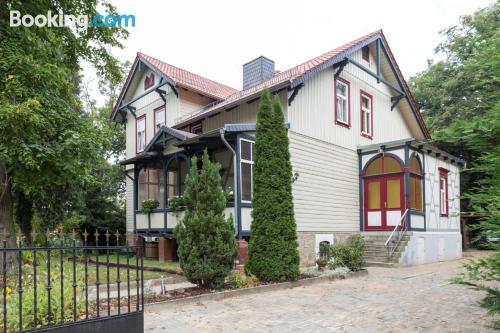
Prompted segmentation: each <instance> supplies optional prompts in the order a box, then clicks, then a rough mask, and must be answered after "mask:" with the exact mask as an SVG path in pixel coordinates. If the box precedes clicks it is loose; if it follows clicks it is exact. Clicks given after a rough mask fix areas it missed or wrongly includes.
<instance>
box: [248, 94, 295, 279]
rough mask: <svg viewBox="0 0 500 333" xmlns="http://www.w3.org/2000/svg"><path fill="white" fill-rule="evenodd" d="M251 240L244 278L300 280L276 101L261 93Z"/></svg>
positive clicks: (287, 162) (287, 163) (288, 170)
mask: <svg viewBox="0 0 500 333" xmlns="http://www.w3.org/2000/svg"><path fill="white" fill-rule="evenodd" d="M253 177H254V178H253V179H254V182H253V210H252V219H253V220H252V225H251V232H252V237H251V238H250V243H249V246H248V262H247V264H246V266H245V270H246V272H247V273H250V274H254V275H255V276H257V277H258V278H259V279H260V280H263V281H286V280H297V279H298V278H299V274H300V271H299V252H298V249H297V246H298V244H297V230H296V229H297V227H296V224H295V217H294V211H293V199H292V166H291V163H290V152H289V149H288V136H287V131H286V128H285V124H284V116H283V112H282V111H281V104H280V102H279V99H278V98H276V99H275V100H274V104H273V105H271V97H270V94H269V91H268V90H264V92H263V93H262V97H261V102H260V106H259V111H258V113H257V128H256V141H255V162H254V166H253Z"/></svg>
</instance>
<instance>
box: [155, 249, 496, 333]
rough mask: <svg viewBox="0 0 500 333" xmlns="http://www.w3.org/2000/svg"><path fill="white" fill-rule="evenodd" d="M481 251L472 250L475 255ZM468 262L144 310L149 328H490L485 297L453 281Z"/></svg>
mask: <svg viewBox="0 0 500 333" xmlns="http://www.w3.org/2000/svg"><path fill="white" fill-rule="evenodd" d="M473 255H474V256H475V255H476V254H471V253H468V254H466V256H468V257H469V258H470V257H471V256H473ZM465 261H466V260H465V259H462V260H457V261H451V262H442V263H435V264H427V265H421V266H417V267H408V268H376V267H373V268H369V275H368V276H366V277H361V278H354V279H348V280H343V281H328V282H322V283H319V284H314V285H311V286H306V287H299V288H295V289H288V290H279V291H272V292H267V293H263V294H259V295H249V296H242V297H238V298H233V299H226V300H223V301H208V302H202V303H198V304H192V305H183V306H177V307H172V306H165V305H163V306H162V305H153V306H149V307H147V308H146V315H145V328H146V332H153V333H156V332H210V333H215V332H279V333H285V332H394V333H395V332H426V333H427V332H439V333H441V332H467V333H469V332H471V333H472V332H489V330H488V329H487V328H486V325H487V324H488V323H489V320H490V318H488V317H487V316H486V315H485V311H484V310H483V309H481V308H480V307H479V306H478V305H477V301H478V300H480V299H481V296H482V295H481V294H480V293H479V292H476V291H472V290H469V289H467V288H466V287H464V286H457V285H450V284H449V283H448V280H449V279H450V278H451V277H453V276H454V275H455V274H457V273H458V272H461V271H462V268H461V264H462V263H463V262H465Z"/></svg>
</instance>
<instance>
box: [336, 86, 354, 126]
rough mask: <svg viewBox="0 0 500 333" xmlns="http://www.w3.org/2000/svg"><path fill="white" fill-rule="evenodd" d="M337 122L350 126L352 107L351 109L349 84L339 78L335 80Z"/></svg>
mask: <svg viewBox="0 0 500 333" xmlns="http://www.w3.org/2000/svg"><path fill="white" fill-rule="evenodd" d="M335 100H336V103H335V120H336V122H337V124H339V125H343V126H347V127H349V126H350V124H351V123H350V121H351V120H350V119H349V118H350V114H349V113H350V107H349V82H347V81H346V80H344V79H341V78H337V79H336V80H335Z"/></svg>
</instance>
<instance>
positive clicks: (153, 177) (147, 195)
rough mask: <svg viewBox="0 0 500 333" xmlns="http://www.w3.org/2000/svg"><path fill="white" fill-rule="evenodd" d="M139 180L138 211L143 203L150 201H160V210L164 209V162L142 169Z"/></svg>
mask: <svg viewBox="0 0 500 333" xmlns="http://www.w3.org/2000/svg"><path fill="white" fill-rule="evenodd" d="M138 179H139V180H138V191H137V192H138V194H137V199H138V203H137V207H138V209H141V205H142V202H143V201H144V200H148V199H151V200H156V201H158V202H159V203H160V205H159V206H158V208H164V207H165V204H164V203H165V201H164V193H165V177H164V175H163V164H162V162H156V163H154V164H151V165H149V166H147V167H145V168H142V169H140V171H139V177H138Z"/></svg>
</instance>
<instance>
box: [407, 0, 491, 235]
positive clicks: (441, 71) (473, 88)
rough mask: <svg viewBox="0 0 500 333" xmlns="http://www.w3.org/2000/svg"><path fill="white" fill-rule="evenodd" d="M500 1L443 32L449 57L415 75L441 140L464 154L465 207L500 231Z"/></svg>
mask: <svg viewBox="0 0 500 333" xmlns="http://www.w3.org/2000/svg"><path fill="white" fill-rule="evenodd" d="M499 22H500V2H499V1H496V2H495V3H493V4H492V5H490V6H488V7H486V8H483V9H480V10H478V11H477V12H475V13H474V14H472V15H466V16H463V17H461V19H460V22H459V24H458V25H456V26H454V27H451V28H449V29H447V30H445V31H443V32H442V35H443V37H444V41H443V42H442V43H441V44H440V45H439V46H438V47H437V48H436V52H438V53H440V54H443V55H444V56H445V57H444V60H442V61H439V62H436V63H432V62H430V63H429V67H428V68H427V69H426V70H425V71H424V72H422V73H420V74H418V75H417V76H416V77H414V78H412V79H411V86H412V88H413V91H414V92H415V96H416V98H417V100H418V103H419V104H420V106H421V109H422V113H423V115H424V117H425V119H426V122H427V124H428V125H429V127H430V130H431V132H432V136H433V138H434V139H435V140H436V143H437V144H438V145H440V146H441V147H442V148H444V149H445V150H447V151H449V152H451V153H453V154H455V155H457V156H461V157H462V158H464V159H465V160H466V162H467V168H466V169H465V170H463V172H462V176H461V180H462V183H461V188H462V192H463V197H462V212H463V214H464V215H469V216H472V217H473V218H474V219H475V220H479V221H480V222H481V223H479V224H478V226H479V228H480V229H481V233H482V235H483V236H485V234H486V233H488V234H489V235H490V236H495V235H496V236H497V237H498V236H500V176H499V175H500V173H499V172H498V169H499V168H500V100H499V97H500V77H499V75H498V73H500V57H499V54H500V29H499V28H500V23H499Z"/></svg>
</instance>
